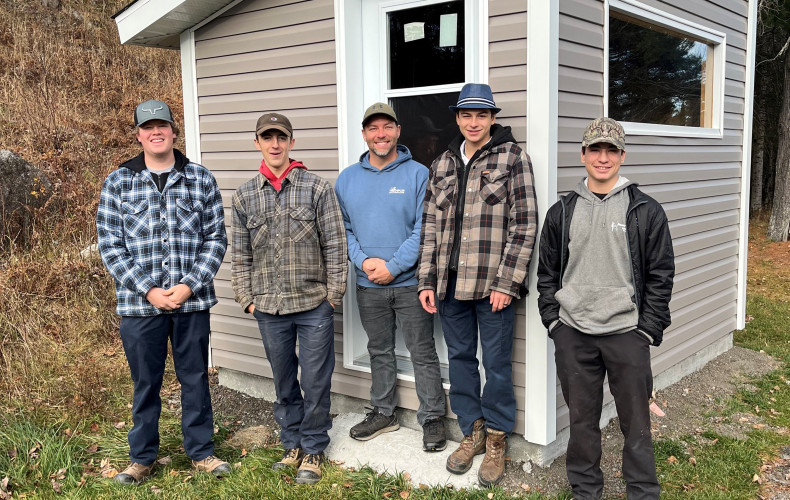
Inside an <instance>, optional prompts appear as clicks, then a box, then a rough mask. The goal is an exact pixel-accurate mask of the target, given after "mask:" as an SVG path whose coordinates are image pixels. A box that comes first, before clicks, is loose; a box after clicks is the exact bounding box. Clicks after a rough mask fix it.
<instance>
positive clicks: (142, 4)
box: [115, 0, 186, 44]
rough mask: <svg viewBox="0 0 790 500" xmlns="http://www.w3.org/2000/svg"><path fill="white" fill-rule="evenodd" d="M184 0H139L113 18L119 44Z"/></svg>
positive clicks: (143, 29)
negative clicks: (119, 40)
mask: <svg viewBox="0 0 790 500" xmlns="http://www.w3.org/2000/svg"><path fill="white" fill-rule="evenodd" d="M185 1H186V0H140V1H138V2H135V3H134V5H132V6H131V7H129V8H128V9H127V10H125V11H124V12H122V13H121V14H120V15H119V16H118V17H117V18H115V25H116V26H117V27H118V35H119V36H120V38H121V44H125V43H127V42H128V41H129V40H132V39H133V38H134V37H136V36H137V35H139V34H140V33H142V32H144V31H145V30H146V29H148V28H149V27H150V26H152V25H153V24H155V23H156V22H157V21H159V20H160V19H162V18H164V17H165V16H167V15H168V14H170V13H171V12H172V11H174V10H175V9H176V8H178V7H179V6H180V5H181V4H183V3H184V2H185Z"/></svg>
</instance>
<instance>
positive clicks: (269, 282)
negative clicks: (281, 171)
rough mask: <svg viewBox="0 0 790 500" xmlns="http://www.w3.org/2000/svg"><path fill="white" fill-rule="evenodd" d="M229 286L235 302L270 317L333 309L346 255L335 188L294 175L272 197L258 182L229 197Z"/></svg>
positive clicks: (305, 174)
mask: <svg viewBox="0 0 790 500" xmlns="http://www.w3.org/2000/svg"><path fill="white" fill-rule="evenodd" d="M231 235H232V239H231V257H232V284H233V291H234V293H235V295H236V302H238V303H239V304H241V307H242V308H243V309H244V310H245V311H246V310H247V307H249V305H250V304H253V303H254V304H255V308H256V309H258V310H260V311H261V312H265V313H268V314H291V313H296V312H301V311H308V310H311V309H314V308H316V307H318V306H319V305H320V304H321V302H322V301H323V300H324V299H326V300H328V301H329V302H330V303H332V304H333V305H334V306H338V305H339V304H340V302H341V299H342V298H343V294H344V293H345V291H346V278H347V276H348V256H347V249H346V230H345V227H344V226H343V215H342V213H341V211H340V205H339V204H338V202H337V198H336V197H335V191H334V189H332V186H331V185H330V184H329V183H328V182H327V181H326V180H324V179H322V178H321V177H318V176H317V175H315V174H313V173H310V172H308V171H307V170H305V169H304V168H294V169H293V170H291V171H290V172H289V173H288V175H287V176H286V177H285V179H283V181H282V189H281V190H280V191H279V192H277V191H275V189H274V187H273V186H272V185H271V183H270V182H269V181H268V179H266V178H265V177H264V176H263V175H261V174H258V175H256V176H255V177H253V178H252V179H250V180H249V181H247V182H246V183H245V184H242V185H241V186H240V187H239V188H238V189H237V190H236V193H235V194H234V195H233V228H232V231H231Z"/></svg>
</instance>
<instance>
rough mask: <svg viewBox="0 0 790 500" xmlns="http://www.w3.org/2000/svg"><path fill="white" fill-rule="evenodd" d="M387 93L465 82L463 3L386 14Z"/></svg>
mask: <svg viewBox="0 0 790 500" xmlns="http://www.w3.org/2000/svg"><path fill="white" fill-rule="evenodd" d="M387 18H388V25H389V33H388V35H389V56H390V62H389V63H390V66H389V70H390V71H389V78H390V82H389V84H390V87H389V88H390V89H403V88H410V87H426V86H429V85H444V84H448V83H462V82H463V81H464V2H463V0H458V1H454V2H445V3H440V4H434V5H427V6H425V7H416V8H413V9H405V10H399V11H395V12H390V13H389V14H387Z"/></svg>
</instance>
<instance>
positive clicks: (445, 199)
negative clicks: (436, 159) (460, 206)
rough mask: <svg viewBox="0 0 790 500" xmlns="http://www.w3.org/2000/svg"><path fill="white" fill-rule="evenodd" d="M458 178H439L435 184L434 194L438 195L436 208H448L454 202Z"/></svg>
mask: <svg viewBox="0 0 790 500" xmlns="http://www.w3.org/2000/svg"><path fill="white" fill-rule="evenodd" d="M456 185H457V179H456V177H454V176H451V177H443V178H441V179H437V180H436V183H435V184H434V195H435V197H436V208H438V209H439V210H447V209H448V208H450V206H451V205H452V204H453V199H454V198H455V190H456Z"/></svg>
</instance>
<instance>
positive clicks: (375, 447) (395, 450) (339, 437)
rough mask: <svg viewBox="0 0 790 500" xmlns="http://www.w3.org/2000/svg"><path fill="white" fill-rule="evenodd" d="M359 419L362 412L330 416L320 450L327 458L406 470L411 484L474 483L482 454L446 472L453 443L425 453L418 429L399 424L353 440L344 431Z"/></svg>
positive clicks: (354, 464)
mask: <svg viewBox="0 0 790 500" xmlns="http://www.w3.org/2000/svg"><path fill="white" fill-rule="evenodd" d="M363 418H365V415H363V414H361V413H343V414H340V415H338V416H336V417H335V418H334V419H333V421H332V422H333V423H332V429H330V431H329V438H330V443H329V447H328V448H327V449H326V450H324V453H325V454H326V456H327V457H328V458H329V459H331V460H339V461H342V462H344V465H345V466H351V467H357V468H359V467H361V466H364V465H368V466H370V467H371V468H372V469H374V470H376V471H378V472H388V473H390V474H397V473H398V472H408V473H409V474H410V475H411V482H412V484H413V485H414V486H418V485H420V484H425V485H429V486H442V485H448V484H452V485H453V487H454V488H456V489H460V488H472V487H477V486H478V484H477V468H478V466H479V465H480V463H481V462H482V461H483V456H482V455H480V456H477V457H475V463H474V465H472V468H471V469H469V472H467V473H466V474H463V475H457V474H450V473H449V472H447V469H446V468H445V463H446V462H447V457H448V456H450V453H452V452H453V451H454V450H455V449H456V448H457V447H458V443H457V442H455V441H447V448H445V449H444V450H443V451H439V452H435V453H427V452H425V451H423V449H422V431H416V430H414V429H409V428H406V427H403V426H401V428H400V429H398V430H397V431H395V432H388V433H385V434H381V435H380V436H377V437H375V438H373V439H371V440H370V441H357V440H356V439H352V438H351V436H349V435H348V432H349V430H350V429H351V427H352V426H353V425H355V424H357V423H359V422H360V421H362V419H363Z"/></svg>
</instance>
